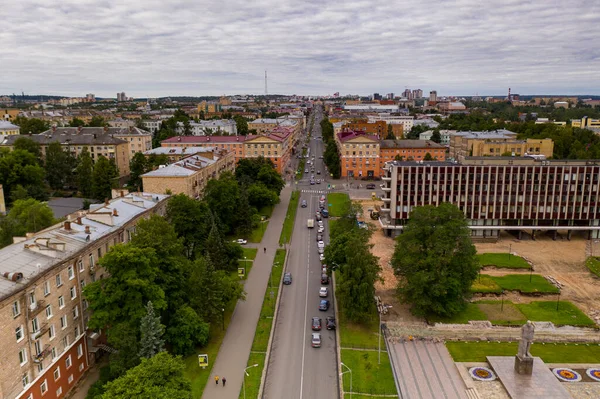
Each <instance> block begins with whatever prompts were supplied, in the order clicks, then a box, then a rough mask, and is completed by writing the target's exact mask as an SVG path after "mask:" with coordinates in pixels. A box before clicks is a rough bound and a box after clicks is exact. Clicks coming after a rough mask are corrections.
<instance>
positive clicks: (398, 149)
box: [379, 140, 446, 175]
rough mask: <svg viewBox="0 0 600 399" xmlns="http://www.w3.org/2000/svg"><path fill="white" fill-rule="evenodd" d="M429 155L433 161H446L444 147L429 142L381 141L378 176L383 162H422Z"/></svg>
mask: <svg viewBox="0 0 600 399" xmlns="http://www.w3.org/2000/svg"><path fill="white" fill-rule="evenodd" d="M427 154H429V155H430V156H431V158H433V160H435V161H445V160H446V147H444V146H443V145H441V144H438V143H435V142H433V141H431V140H381V142H380V151H379V157H380V164H381V167H382V170H381V173H380V175H383V165H384V163H385V162H388V161H393V160H404V161H422V160H424V159H425V157H426V156H427Z"/></svg>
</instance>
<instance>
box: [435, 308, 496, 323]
mask: <svg viewBox="0 0 600 399" xmlns="http://www.w3.org/2000/svg"><path fill="white" fill-rule="evenodd" d="M487 319H488V318H487V316H486V314H485V313H483V312H482V311H481V309H479V307H478V306H477V305H476V304H474V303H468V304H467V308H466V309H465V310H464V311H462V312H460V313H458V314H456V315H454V316H452V317H441V316H429V317H427V320H428V321H429V322H430V323H447V324H467V323H468V322H469V320H487Z"/></svg>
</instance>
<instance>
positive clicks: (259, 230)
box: [248, 219, 269, 243]
mask: <svg viewBox="0 0 600 399" xmlns="http://www.w3.org/2000/svg"><path fill="white" fill-rule="evenodd" d="M268 225H269V219H265V220H263V221H260V222H259V223H258V226H256V228H254V229H252V232H251V233H250V236H249V237H248V242H254V243H259V242H261V241H262V238H263V236H264V235H265V231H266V230H267V226H268Z"/></svg>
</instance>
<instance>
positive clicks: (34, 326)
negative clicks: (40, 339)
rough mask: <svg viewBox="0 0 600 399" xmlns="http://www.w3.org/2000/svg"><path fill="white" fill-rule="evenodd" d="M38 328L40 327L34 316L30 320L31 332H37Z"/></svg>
mask: <svg viewBox="0 0 600 399" xmlns="http://www.w3.org/2000/svg"><path fill="white" fill-rule="evenodd" d="M39 329H40V326H39V324H38V320H37V317H34V318H33V319H32V320H31V332H32V333H36V332H38V330H39Z"/></svg>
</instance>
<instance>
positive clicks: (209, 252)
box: [206, 222, 229, 270]
mask: <svg viewBox="0 0 600 399" xmlns="http://www.w3.org/2000/svg"><path fill="white" fill-rule="evenodd" d="M206 257H207V258H210V259H211V260H212V264H213V265H214V266H215V268H216V269H217V270H228V269H229V259H227V250H226V249H225V243H224V240H223V237H222V236H221V233H220V232H219V228H218V227H217V224H216V223H215V222H213V224H212V227H211V229H210V233H208V238H207V239H206Z"/></svg>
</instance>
